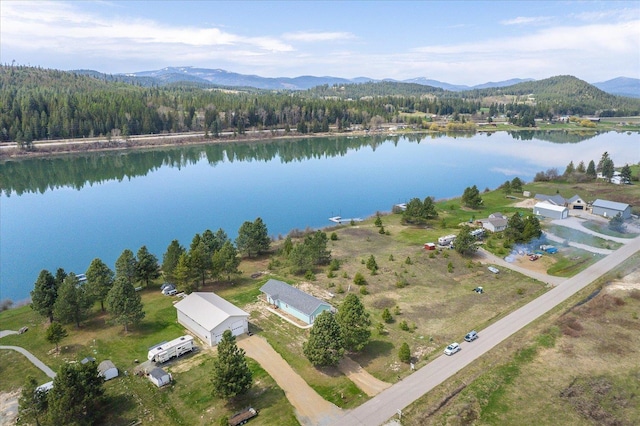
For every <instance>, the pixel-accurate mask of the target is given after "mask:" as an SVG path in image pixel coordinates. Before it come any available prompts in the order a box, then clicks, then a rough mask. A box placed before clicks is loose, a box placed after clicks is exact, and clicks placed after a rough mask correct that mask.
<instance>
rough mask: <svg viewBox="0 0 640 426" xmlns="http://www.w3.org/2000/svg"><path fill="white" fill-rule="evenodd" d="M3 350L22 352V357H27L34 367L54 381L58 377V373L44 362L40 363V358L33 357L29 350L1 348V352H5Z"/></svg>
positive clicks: (16, 347)
mask: <svg viewBox="0 0 640 426" xmlns="http://www.w3.org/2000/svg"><path fill="white" fill-rule="evenodd" d="M3 349H5V350H11V351H17V352H20V353H21V354H22V355H24V356H26V357H27V359H29V361H31V362H32V363H33V365H35V366H36V367H38V368H39V369H40V370H42V371H43V372H44V374H46V375H47V376H49V377H51V378H52V379H53V378H54V377H56V373H54V372H53V370H52V369H50V368H49V367H47V366H46V365H45V364H44V362H42V361H40V360H39V359H38V358H36V357H35V355H33V354H32V353H31V352H29V351H28V350H26V349H24V348H21V347H20V346H0V350H3Z"/></svg>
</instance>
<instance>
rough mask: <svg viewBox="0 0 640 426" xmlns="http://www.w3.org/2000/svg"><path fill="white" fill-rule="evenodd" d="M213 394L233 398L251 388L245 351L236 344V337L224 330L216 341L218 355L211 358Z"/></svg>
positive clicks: (251, 379) (250, 376) (251, 378)
mask: <svg viewBox="0 0 640 426" xmlns="http://www.w3.org/2000/svg"><path fill="white" fill-rule="evenodd" d="M211 382H212V384H213V394H214V395H215V396H217V397H219V398H225V399H228V398H233V397H234V396H236V395H242V394H244V393H245V392H247V391H248V390H249V389H251V385H252V384H253V377H252V375H251V370H249V366H248V365H247V360H246V359H245V352H244V350H243V349H240V348H238V346H237V345H236V338H235V337H234V336H233V334H231V331H230V330H225V331H224V333H223V334H222V340H221V341H220V343H218V355H217V356H216V357H215V358H214V359H213V377H212V379H211Z"/></svg>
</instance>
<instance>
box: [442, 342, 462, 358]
mask: <svg viewBox="0 0 640 426" xmlns="http://www.w3.org/2000/svg"><path fill="white" fill-rule="evenodd" d="M459 350H460V345H459V344H457V343H455V342H454V343H452V344H450V345H449V346H447V347H446V348H445V350H444V354H445V355H453V354H455V353H456V352H458V351H459Z"/></svg>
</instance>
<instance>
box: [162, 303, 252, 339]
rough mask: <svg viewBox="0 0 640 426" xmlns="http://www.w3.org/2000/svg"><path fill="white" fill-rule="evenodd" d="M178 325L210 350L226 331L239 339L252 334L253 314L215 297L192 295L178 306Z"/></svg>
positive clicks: (176, 305) (177, 304)
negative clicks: (248, 333)
mask: <svg viewBox="0 0 640 426" xmlns="http://www.w3.org/2000/svg"><path fill="white" fill-rule="evenodd" d="M175 307H176V310H177V311H178V322H179V323H180V324H182V325H183V326H185V327H186V328H187V329H188V330H189V331H191V332H192V333H193V334H195V335H196V336H198V337H199V338H200V339H201V340H202V341H203V342H205V343H207V344H209V345H210V346H215V345H217V344H218V343H219V342H220V340H221V339H222V333H224V332H225V330H231V334H233V335H234V336H238V335H240V334H242V333H246V332H247V331H249V322H248V318H249V314H248V313H246V312H245V311H243V310H242V309H240V308H238V307H237V306H235V305H233V304H232V303H229V302H227V301H226V300H224V299H223V298H222V297H220V296H218V295H217V294H215V293H204V292H197V293H191V294H190V295H188V296H187V297H185V298H184V299H182V300H181V301H180V302H178V303H176V304H175Z"/></svg>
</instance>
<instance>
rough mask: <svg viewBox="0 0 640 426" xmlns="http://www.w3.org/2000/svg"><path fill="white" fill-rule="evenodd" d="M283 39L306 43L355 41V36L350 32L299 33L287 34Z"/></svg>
mask: <svg viewBox="0 0 640 426" xmlns="http://www.w3.org/2000/svg"><path fill="white" fill-rule="evenodd" d="M282 38H283V39H285V40H289V41H301V42H305V43H313V42H319V41H320V42H327V41H343V40H350V39H354V38H355V36H354V35H353V34H351V33H348V32H297V33H286V34H284V35H283V36H282Z"/></svg>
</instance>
